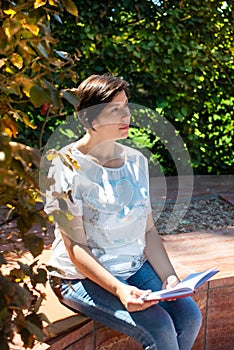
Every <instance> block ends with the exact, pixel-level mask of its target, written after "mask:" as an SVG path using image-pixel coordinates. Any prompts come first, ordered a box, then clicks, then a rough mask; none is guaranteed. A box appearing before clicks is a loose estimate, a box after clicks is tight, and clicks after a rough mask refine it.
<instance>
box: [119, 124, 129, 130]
mask: <svg viewBox="0 0 234 350" xmlns="http://www.w3.org/2000/svg"><path fill="white" fill-rule="evenodd" d="M120 129H121V130H128V129H129V125H128V124H126V125H123V126H121V127H120Z"/></svg>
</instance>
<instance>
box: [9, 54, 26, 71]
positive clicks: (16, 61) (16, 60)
mask: <svg viewBox="0 0 234 350" xmlns="http://www.w3.org/2000/svg"><path fill="white" fill-rule="evenodd" d="M11 62H12V63H13V65H14V66H15V67H17V68H18V69H21V68H22V67H23V64H24V61H23V58H22V57H21V56H20V55H19V54H18V53H13V55H12V56H11Z"/></svg>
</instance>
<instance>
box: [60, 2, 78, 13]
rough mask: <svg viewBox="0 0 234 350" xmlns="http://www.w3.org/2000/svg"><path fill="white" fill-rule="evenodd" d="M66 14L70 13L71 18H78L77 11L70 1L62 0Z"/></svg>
mask: <svg viewBox="0 0 234 350" xmlns="http://www.w3.org/2000/svg"><path fill="white" fill-rule="evenodd" d="M62 2H63V4H64V6H65V9H66V10H67V12H69V13H71V14H72V15H73V16H76V17H77V16H78V9H77V7H76V5H75V4H74V2H73V1H72V0H62Z"/></svg>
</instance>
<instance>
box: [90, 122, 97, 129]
mask: <svg viewBox="0 0 234 350" xmlns="http://www.w3.org/2000/svg"><path fill="white" fill-rule="evenodd" d="M95 125H97V123H96V121H95V120H93V121H92V123H91V129H92V130H93V131H97V130H96V129H95Z"/></svg>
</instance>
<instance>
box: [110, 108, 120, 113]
mask: <svg viewBox="0 0 234 350" xmlns="http://www.w3.org/2000/svg"><path fill="white" fill-rule="evenodd" d="M118 110H119V109H118V107H115V108H113V109H112V110H111V113H115V112H118Z"/></svg>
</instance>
